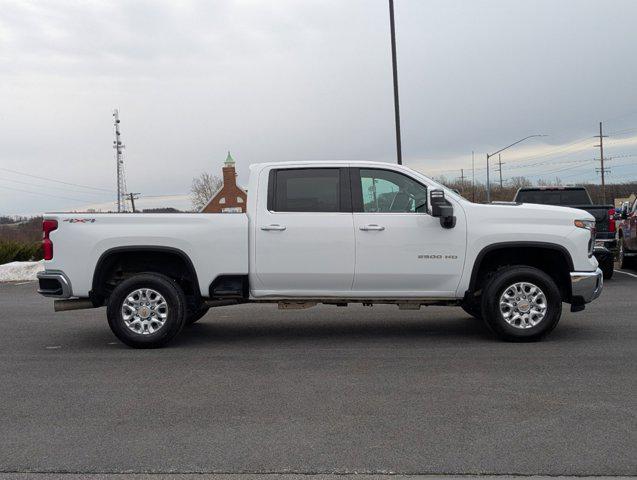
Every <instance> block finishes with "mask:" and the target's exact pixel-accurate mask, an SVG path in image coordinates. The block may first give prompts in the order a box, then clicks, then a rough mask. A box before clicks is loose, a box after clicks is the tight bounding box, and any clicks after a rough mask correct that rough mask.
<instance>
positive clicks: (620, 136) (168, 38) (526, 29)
mask: <svg viewBox="0 0 637 480" xmlns="http://www.w3.org/2000/svg"><path fill="white" fill-rule="evenodd" d="M395 1H396V29H397V43H398V68H399V80H400V97H401V111H402V126H403V155H404V163H405V164H406V165H409V166H411V167H414V168H416V169H418V170H420V171H423V172H424V173H428V174H430V175H435V176H438V175H442V174H444V175H446V176H447V177H450V178H452V177H457V176H459V175H460V168H465V169H467V172H468V170H469V169H470V167H471V151H472V150H475V152H476V166H477V167H478V168H483V167H484V162H485V160H484V154H485V153H486V152H487V151H494V150H497V149H498V148H500V147H502V146H504V145H507V144H509V143H511V142H513V141H515V140H517V139H519V138H521V137H524V136H526V135H531V134H537V133H541V134H547V135H549V136H548V137H545V138H541V139H539V140H541V141H537V139H534V140H531V141H529V142H528V143H526V144H524V145H523V146H520V148H517V149H512V150H510V151H507V152H506V155H503V159H502V160H503V161H504V162H506V163H507V164H506V165H505V166H504V167H503V173H504V176H505V179H506V178H507V177H510V176H513V175H519V174H526V175H529V176H531V177H533V178H538V177H539V176H543V177H548V178H553V177H555V176H556V175H558V176H561V177H563V178H564V180H565V181H569V182H572V181H579V180H590V181H592V180H595V178H596V174H595V170H594V169H595V166H596V164H595V163H594V162H592V159H593V158H595V157H596V156H598V154H599V152H598V150H596V149H595V148H594V147H593V146H594V145H595V144H596V142H595V139H593V138H592V136H593V135H595V134H596V133H597V129H598V122H599V121H602V120H603V121H604V122H605V129H606V130H607V131H608V132H609V134H610V137H609V138H608V139H607V145H608V148H607V150H606V152H607V155H608V156H614V157H615V159H614V160H612V161H611V162H610V163H611V165H612V166H613V170H612V173H611V174H610V176H609V180H610V181H620V180H623V179H634V180H637V156H630V155H637V89H636V88H635V84H636V81H637V61H635V51H636V47H637V28H636V27H635V19H637V1H634V0H624V1H621V0H606V1H603V2H602V1H601V0H590V1H585V0H571V1H567V0H559V1H557V0H546V1H538V0H517V1H512V0H501V1H487V0H483V1H475V0H471V1H470V0H464V1H453V0H439V1H436V0H395ZM388 22H389V21H388V7H387V0H302V1H301V0H296V1H293V0H276V1H265V0H263V1H256V0H235V1H230V0H228V1H223V0H214V1H200V2H198V1H192V2H177V1H166V2H160V1H156V0H152V1H146V2H144V1H134V2H133V1H124V2H118V1H113V0H110V1H105V2H99V1H83V2H78V1H68V2H64V1H53V0H47V1H40V2H27V1H25V0H15V1H13V0H0V105H1V110H0V145H1V148H0V213H30V212H39V211H44V210H59V209H69V208H74V207H78V206H84V205H88V204H91V203H99V202H105V201H109V200H110V201H112V200H114V197H115V195H114V193H112V192H110V191H108V192H107V191H101V190H91V189H87V188H83V187H79V186H71V185H65V184H61V183H53V182H49V181H46V180H43V179H36V178H33V177H28V176H25V175H20V174H18V173H14V172H10V171H8V170H12V171H15V172H22V173H27V174H30V175H37V176H41V177H45V178H50V179H57V180H62V181H65V182H69V183H73V184H82V185H88V186H92V187H97V188H101V189H106V190H111V191H114V189H115V162H114V160H113V152H112V148H111V145H112V133H113V132H112V117H111V110H112V109H113V108H114V107H119V108H120V115H121V122H122V123H121V130H122V136H123V140H124V143H125V144H126V146H127V148H126V175H127V183H128V187H129V190H131V191H135V192H141V193H142V196H150V195H168V194H170V195H178V194H185V193H187V192H188V190H189V187H190V183H191V180H192V178H193V176H195V175H197V174H198V173H199V172H201V171H203V170H208V171H212V172H213V173H217V172H219V169H220V167H221V164H222V162H223V160H224V159H225V156H226V151H227V150H231V152H232V154H233V156H234V158H235V159H236V161H237V164H238V171H239V182H240V183H242V184H246V183H247V171H248V165H249V164H251V163H257V162H264V161H288V160H314V159H354V160H379V161H394V159H395V138H394V124H393V121H394V120H393V97H392V77H391V57H390V47H389V24H388ZM7 169H8V170H7ZM476 175H477V176H478V178H480V179H483V178H484V171H483V170H477V171H476ZM18 190H20V191H18ZM27 192H31V193H27ZM33 192H35V193H33ZM53 195H56V196H53ZM61 197H65V198H61Z"/></svg>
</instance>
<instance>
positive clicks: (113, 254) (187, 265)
mask: <svg viewBox="0 0 637 480" xmlns="http://www.w3.org/2000/svg"><path fill="white" fill-rule="evenodd" d="M144 255H146V257H144ZM133 256H135V257H137V260H138V261H137V262H133V264H132V266H133V267H132V268H133V269H132V272H134V273H141V272H142V271H145V272H154V273H162V274H165V275H167V276H169V277H171V278H174V279H175V280H177V281H178V283H180V285H181V286H182V288H183V287H186V289H185V291H186V292H188V293H190V295H194V296H197V297H199V296H200V294H201V292H200V291H199V280H198V277H197V271H196V270H195V266H194V264H193V263H192V260H191V259H190V257H189V256H188V254H186V252H184V251H183V250H180V249H179V248H175V247H165V246H156V245H128V246H123V247H113V248H109V249H108V250H106V251H104V252H103V253H102V254H101V255H100V257H99V259H98V260H97V263H96V264H95V269H94V271H93V279H92V282H91V296H92V297H93V298H96V299H100V300H102V301H103V300H104V299H105V298H106V297H107V296H108V295H105V294H110V292H108V287H107V285H106V282H107V280H108V279H109V275H112V274H113V269H114V268H115V267H116V266H117V265H118V262H122V261H124V262H126V261H130V259H131V258H132V257H133ZM144 258H146V259H147V260H150V259H152V260H155V262H157V261H158V260H163V261H164V262H165V263H154V264H152V265H151V266H149V267H147V268H143V267H145V266H146V263H145V262H144V260H143V259H144ZM125 264H126V263H125ZM129 265H131V264H130V263H129ZM179 274H182V275H181V276H180V275H179ZM183 274H185V275H183ZM176 277H179V278H176Z"/></svg>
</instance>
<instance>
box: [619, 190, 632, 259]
mask: <svg viewBox="0 0 637 480" xmlns="http://www.w3.org/2000/svg"><path fill="white" fill-rule="evenodd" d="M619 217H620V221H619V222H618V224H617V244H618V247H617V249H618V253H617V259H618V262H619V268H635V267H637V201H635V202H633V204H632V206H629V205H625V208H622V209H621V211H620V214H619Z"/></svg>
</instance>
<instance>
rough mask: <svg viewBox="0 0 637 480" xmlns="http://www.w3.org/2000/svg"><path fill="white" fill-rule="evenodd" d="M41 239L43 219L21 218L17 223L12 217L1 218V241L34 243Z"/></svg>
mask: <svg viewBox="0 0 637 480" xmlns="http://www.w3.org/2000/svg"><path fill="white" fill-rule="evenodd" d="M8 220H11V222H9V221H8ZM41 239H42V217H32V218H28V219H27V218H19V219H17V221H16V219H15V218H12V217H0V241H2V240H4V241H12V242H21V243H32V242H39V241H40V240H41Z"/></svg>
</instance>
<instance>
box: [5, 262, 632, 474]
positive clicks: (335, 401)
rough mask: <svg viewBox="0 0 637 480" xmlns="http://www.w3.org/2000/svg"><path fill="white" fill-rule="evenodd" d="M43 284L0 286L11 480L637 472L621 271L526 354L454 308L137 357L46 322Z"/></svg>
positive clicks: (323, 310) (266, 331)
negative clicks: (39, 291)
mask: <svg viewBox="0 0 637 480" xmlns="http://www.w3.org/2000/svg"><path fill="white" fill-rule="evenodd" d="M35 288H36V286H35V284H34V283H28V284H21V285H18V284H0V347H1V348H0V472H5V473H6V474H7V475H10V477H7V478H23V474H24V472H45V473H46V472H59V473H64V472H69V473H89V472H93V473H120V472H122V473H131V472H142V473H153V472H159V473H161V472H164V473H189V472H192V473H197V472H202V473H206V472H211V473H215V472H216V473H219V474H232V473H244V474H252V475H256V476H259V475H262V474H266V473H269V474H272V475H276V474H285V473H289V474H320V473H336V474H347V473H350V474H353V473H359V474H371V475H374V478H376V476H377V475H383V474H405V475H408V474H524V475H531V474H544V475H635V474H637V416H636V411H637V401H636V398H637V278H634V277H631V276H629V275H624V274H620V273H617V274H616V275H615V277H614V278H613V280H611V281H610V282H608V283H607V284H606V289H605V292H604V294H603V296H602V297H601V298H600V300H598V301H597V302H595V303H593V304H591V305H590V306H588V308H587V309H586V311H584V312H581V313H577V314H571V313H570V312H568V311H566V310H567V308H565V312H564V314H563V317H562V321H561V322H560V325H559V326H558V327H557V329H556V330H555V331H554V332H553V333H552V335H551V336H550V337H548V338H547V339H546V340H545V341H543V342H539V343H531V344H514V343H503V342H500V341H497V340H495V339H494V338H493V337H492V335H491V334H490V333H489V332H488V331H487V330H486V328H485V327H483V325H482V324H481V323H479V322H478V321H476V320H474V319H472V318H470V317H468V316H467V315H466V314H465V313H464V312H463V311H462V310H460V309H459V308H442V307H440V308H438V307H428V308H423V309H422V310H420V311H407V312H405V311H398V309H397V308H396V307H393V306H384V307H378V306H376V307H373V308H369V307H363V306H353V307H348V308H339V307H329V306H322V307H317V308H314V309H309V310H301V311H279V310H277V309H276V307H275V306H271V305H244V306H240V307H222V308H217V309H214V310H211V311H210V313H209V314H208V315H207V316H206V317H205V318H204V319H203V320H201V321H200V323H197V324H195V325H193V326H192V327H190V328H187V329H185V330H184V332H183V333H182V334H181V336H180V337H178V339H177V341H176V342H174V343H173V344H171V345H170V346H169V347H167V348H164V349H159V350H145V351H143V350H133V349H130V348H127V347H125V346H124V345H122V344H121V343H119V342H118V341H117V340H116V339H115V337H113V335H112V334H111V332H110V330H109V329H108V325H107V323H106V319H105V312H104V309H97V310H86V311H76V312H66V313H54V312H53V311H52V302H51V301H50V300H47V299H44V298H41V297H40V296H38V295H36V294H35ZM25 478H26V477H25ZM36 478H37V477H36ZM42 478H45V476H43V477H42ZM96 478H98V477H96ZM140 478H142V477H140ZM144 478H145V477H144ZM184 478H187V477H184ZM193 478H194V477H193ZM224 478H225V477H224ZM250 478H252V477H250ZM282 478H283V477H282ZM290 478H291V477H290ZM370 478H372V477H370Z"/></svg>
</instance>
